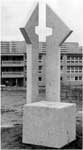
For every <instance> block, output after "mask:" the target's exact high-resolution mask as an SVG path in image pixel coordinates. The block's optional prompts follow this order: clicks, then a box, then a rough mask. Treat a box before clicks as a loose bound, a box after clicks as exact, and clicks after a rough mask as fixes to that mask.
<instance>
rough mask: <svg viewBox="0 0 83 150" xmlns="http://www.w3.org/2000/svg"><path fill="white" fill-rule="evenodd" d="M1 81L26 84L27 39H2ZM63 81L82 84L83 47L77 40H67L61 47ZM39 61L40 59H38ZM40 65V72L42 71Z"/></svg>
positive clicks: (7, 83) (9, 84) (9, 83)
mask: <svg viewBox="0 0 83 150" xmlns="http://www.w3.org/2000/svg"><path fill="white" fill-rule="evenodd" d="M0 45H1V83H2V84H6V85H8V86H26V81H27V63H28V62H27V55H26V53H27V52H26V43H25V41H1V42H0ZM60 50H61V55H60V61H61V65H60V68H61V82H62V83H64V84H71V85H82V84H83V83H82V80H83V52H82V51H83V48H82V47H80V46H79V44H78V43H75V42H66V43H64V44H63V45H62V46H61V47H60ZM37 61H38V60H37ZM40 67H41V65H39V68H38V69H39V70H38V74H40V73H39V72H41V68H40Z"/></svg>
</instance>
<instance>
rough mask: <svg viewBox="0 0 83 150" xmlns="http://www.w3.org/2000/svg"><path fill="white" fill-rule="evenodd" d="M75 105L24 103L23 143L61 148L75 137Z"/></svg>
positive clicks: (43, 102)
mask: <svg viewBox="0 0 83 150" xmlns="http://www.w3.org/2000/svg"><path fill="white" fill-rule="evenodd" d="M75 115H76V105H75V104H71V103H62V102H48V101H41V102H35V103H30V104H26V105H25V106H24V116H23V143H27V144H35V145H43V146H48V147H55V148H61V147H63V146H64V145H66V144H68V143H70V142H72V141H73V140H75V138H76V117H75Z"/></svg>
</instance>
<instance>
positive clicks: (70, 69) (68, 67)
mask: <svg viewBox="0 0 83 150" xmlns="http://www.w3.org/2000/svg"><path fill="white" fill-rule="evenodd" d="M67 72H82V66H78V67H77V66H76V67H73V66H67Z"/></svg>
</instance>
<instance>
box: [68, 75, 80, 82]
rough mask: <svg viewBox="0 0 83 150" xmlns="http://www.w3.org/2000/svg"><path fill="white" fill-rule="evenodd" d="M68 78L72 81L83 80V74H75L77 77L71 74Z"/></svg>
mask: <svg viewBox="0 0 83 150" xmlns="http://www.w3.org/2000/svg"><path fill="white" fill-rule="evenodd" d="M67 79H68V80H71V81H75V80H82V76H75V77H71V76H69V77H68V78H67Z"/></svg>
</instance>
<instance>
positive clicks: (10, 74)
mask: <svg viewBox="0 0 83 150" xmlns="http://www.w3.org/2000/svg"><path fill="white" fill-rule="evenodd" d="M21 77H24V72H13V71H12V72H2V78H21Z"/></svg>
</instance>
